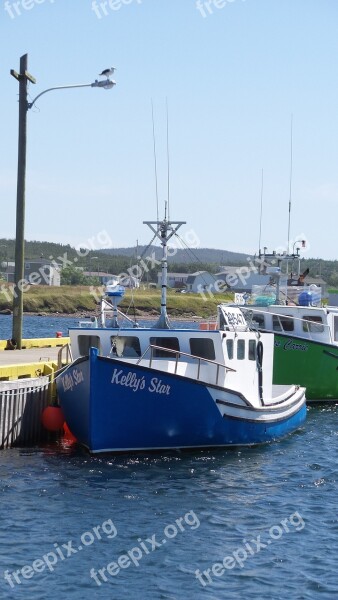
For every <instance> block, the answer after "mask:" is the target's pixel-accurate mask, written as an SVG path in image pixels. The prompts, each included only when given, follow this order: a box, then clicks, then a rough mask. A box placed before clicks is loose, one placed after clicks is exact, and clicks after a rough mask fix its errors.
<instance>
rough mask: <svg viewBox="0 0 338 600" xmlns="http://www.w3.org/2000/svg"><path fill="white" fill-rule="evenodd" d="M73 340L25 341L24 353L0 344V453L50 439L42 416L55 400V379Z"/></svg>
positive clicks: (66, 357) (5, 343)
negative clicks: (44, 427)
mask: <svg viewBox="0 0 338 600" xmlns="http://www.w3.org/2000/svg"><path fill="white" fill-rule="evenodd" d="M68 343H69V338H68V337H67V338H66V337H65V338H45V339H38V340H23V346H25V348H24V349H23V350H6V349H5V348H6V346H7V342H5V341H0V350H1V351H0V449H3V448H9V447H12V446H23V445H27V444H28V445H32V444H36V443H38V442H41V441H44V440H46V439H48V432H46V430H44V429H43V427H42V424H41V414H42V412H43V410H44V408H46V407H47V406H48V405H49V404H51V403H52V401H53V400H54V399H55V395H56V390H55V384H54V377H55V373H56V372H57V370H58V369H59V368H60V367H61V366H63V365H65V364H67V362H69V360H70V358H71V357H70V354H69V352H68V351H67V350H68V346H67V344H68Z"/></svg>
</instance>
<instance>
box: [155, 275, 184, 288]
mask: <svg viewBox="0 0 338 600" xmlns="http://www.w3.org/2000/svg"><path fill="white" fill-rule="evenodd" d="M188 276H189V273H168V282H167V285H168V287H170V288H177V289H179V288H181V289H182V288H185V287H186V284H187V279H188ZM161 283H162V273H161V272H159V273H157V286H158V287H161Z"/></svg>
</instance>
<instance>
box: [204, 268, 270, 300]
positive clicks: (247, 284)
mask: <svg viewBox="0 0 338 600" xmlns="http://www.w3.org/2000/svg"><path fill="white" fill-rule="evenodd" d="M215 278H216V279H217V280H218V281H224V282H225V283H226V286H227V288H228V289H229V291H231V292H238V293H245V292H247V293H250V291H251V288H252V286H253V285H267V284H268V283H269V281H270V276H269V275H260V274H259V273H255V272H254V271H250V269H249V267H247V266H243V267H224V270H223V271H221V272H220V273H216V275H215Z"/></svg>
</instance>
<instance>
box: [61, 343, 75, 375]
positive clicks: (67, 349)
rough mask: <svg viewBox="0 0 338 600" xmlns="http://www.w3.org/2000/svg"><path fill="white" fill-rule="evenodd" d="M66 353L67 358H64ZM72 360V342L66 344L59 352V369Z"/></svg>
mask: <svg viewBox="0 0 338 600" xmlns="http://www.w3.org/2000/svg"><path fill="white" fill-rule="evenodd" d="M64 354H65V355H66V357H65V360H64V359H63V355H64ZM71 362H73V354H72V349H71V347H70V344H64V346H61V348H60V350H59V352H58V370H60V369H61V368H62V367H63V366H64V364H66V365H68V364H69V363H71Z"/></svg>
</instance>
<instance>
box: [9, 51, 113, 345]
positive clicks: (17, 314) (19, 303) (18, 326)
mask: <svg viewBox="0 0 338 600" xmlns="http://www.w3.org/2000/svg"><path fill="white" fill-rule="evenodd" d="M27 68H28V55H27V54H24V55H23V56H21V58H20V73H17V72H16V71H14V69H11V71H10V73H11V75H12V76H13V77H15V79H16V80H17V81H18V82H19V140H18V180H17V201H16V239H15V274H14V288H13V330H12V338H13V339H14V340H15V341H16V344H17V348H18V349H21V342H22V317H23V287H24V285H25V283H24V256H25V255H24V243H25V235H24V230H25V196H26V154H27V152H26V149H27V112H28V110H29V109H30V108H32V107H33V106H34V104H35V102H36V101H37V99H38V98H40V97H41V96H42V95H43V94H46V93H47V92H51V91H52V90H65V89H71V88H80V87H93V88H94V87H95V88H96V87H97V88H103V89H106V90H107V89H111V88H112V87H114V85H116V82H115V81H113V80H112V79H109V77H110V75H112V74H113V73H114V70H115V69H114V67H111V68H110V69H106V70H105V71H102V73H101V74H100V76H102V77H104V79H103V80H100V81H98V80H97V79H96V80H95V81H94V82H93V83H80V84H75V85H62V86H57V87H52V88H48V89H47V90H44V91H43V92H41V93H40V94H38V96H36V97H35V98H34V100H33V101H32V102H28V101H27V87H28V81H30V82H31V83H36V80H35V78H34V77H33V76H32V75H30V73H28V71H27Z"/></svg>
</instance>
